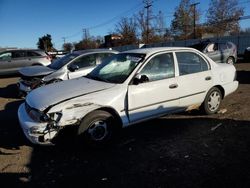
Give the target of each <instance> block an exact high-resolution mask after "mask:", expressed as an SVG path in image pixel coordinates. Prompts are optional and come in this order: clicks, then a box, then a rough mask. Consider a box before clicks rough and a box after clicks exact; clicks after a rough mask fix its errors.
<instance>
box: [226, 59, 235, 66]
mask: <svg viewBox="0 0 250 188" xmlns="http://www.w3.org/2000/svg"><path fill="white" fill-rule="evenodd" d="M226 63H227V64H232V65H233V64H234V63H235V62H234V58H233V57H228V58H227V61H226Z"/></svg>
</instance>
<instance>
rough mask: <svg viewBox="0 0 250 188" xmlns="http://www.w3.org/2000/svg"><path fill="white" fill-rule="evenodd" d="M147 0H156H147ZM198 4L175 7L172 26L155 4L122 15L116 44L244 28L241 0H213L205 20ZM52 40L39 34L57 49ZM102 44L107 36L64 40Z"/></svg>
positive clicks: (83, 45)
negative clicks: (167, 23)
mask: <svg viewBox="0 0 250 188" xmlns="http://www.w3.org/2000/svg"><path fill="white" fill-rule="evenodd" d="M147 3H148V4H150V3H152V2H151V1H150V0H147ZM196 5H198V3H196V4H192V3H191V1H190V0H181V1H180V3H179V5H178V6H177V7H176V8H175V10H174V13H173V19H172V21H171V25H170V27H169V28H167V27H166V25H165V17H164V14H163V13H162V12H161V11H159V12H158V13H157V14H154V13H153V11H152V6H147V9H146V8H145V9H143V10H141V11H139V12H138V13H137V14H135V15H133V16H132V17H122V18H121V19H120V20H119V21H118V22H117V23H116V24H115V29H114V31H113V32H111V33H110V34H111V35H116V36H119V40H118V42H117V43H115V44H113V45H117V46H122V45H133V44H139V43H144V44H149V43H157V42H164V41H170V40H187V39H192V38H202V36H203V35H204V34H206V33H207V34H213V35H215V36H217V37H219V36H224V35H225V34H227V35H234V34H236V33H239V32H240V25H239V19H240V17H241V16H243V15H244V9H243V7H240V5H239V1H238V0H210V3H209V7H208V10H207V11H206V15H205V16H206V21H205V23H201V15H202V11H201V10H200V9H199V8H198V7H199V5H198V6H196ZM246 31H247V30H246ZM248 31H249V30H248ZM51 40H52V39H51V35H48V34H47V35H45V36H43V37H41V38H39V41H38V43H37V45H38V48H40V49H43V50H46V51H50V50H53V44H52V42H51ZM100 47H110V46H105V43H104V40H103V37H100V36H98V37H93V36H91V37H85V38H83V39H82V40H81V41H79V42H75V43H64V44H63V49H64V50H65V51H70V50H72V49H75V50H80V49H89V48H100Z"/></svg>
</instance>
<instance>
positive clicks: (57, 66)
mask: <svg viewBox="0 0 250 188" xmlns="http://www.w3.org/2000/svg"><path fill="white" fill-rule="evenodd" d="M77 56H79V54H76V53H70V54H67V55H65V56H63V57H61V58H59V59H57V60H55V61H54V62H52V63H51V64H50V65H49V66H48V67H49V68H52V69H55V70H58V69H60V68H62V67H63V66H64V65H66V64H67V63H68V62H70V61H71V60H73V59H75V58H76V57H77Z"/></svg>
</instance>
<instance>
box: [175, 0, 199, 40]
mask: <svg viewBox="0 0 250 188" xmlns="http://www.w3.org/2000/svg"><path fill="white" fill-rule="evenodd" d="M194 19H195V23H197V22H199V19H200V12H199V11H198V10H197V9H194V6H191V3H190V0H181V2H180V4H179V6H178V7H176V8H175V12H174V19H173V20H172V23H171V31H172V33H173V35H174V36H175V38H177V39H189V38H192V37H193V31H194V28H193V27H194V24H193V23H194Z"/></svg>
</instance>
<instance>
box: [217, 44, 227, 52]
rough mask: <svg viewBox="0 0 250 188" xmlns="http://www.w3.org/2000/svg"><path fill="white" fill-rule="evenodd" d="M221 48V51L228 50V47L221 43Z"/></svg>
mask: <svg viewBox="0 0 250 188" xmlns="http://www.w3.org/2000/svg"><path fill="white" fill-rule="evenodd" d="M219 48H220V50H222V51H224V50H227V45H226V44H224V43H221V44H219Z"/></svg>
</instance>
